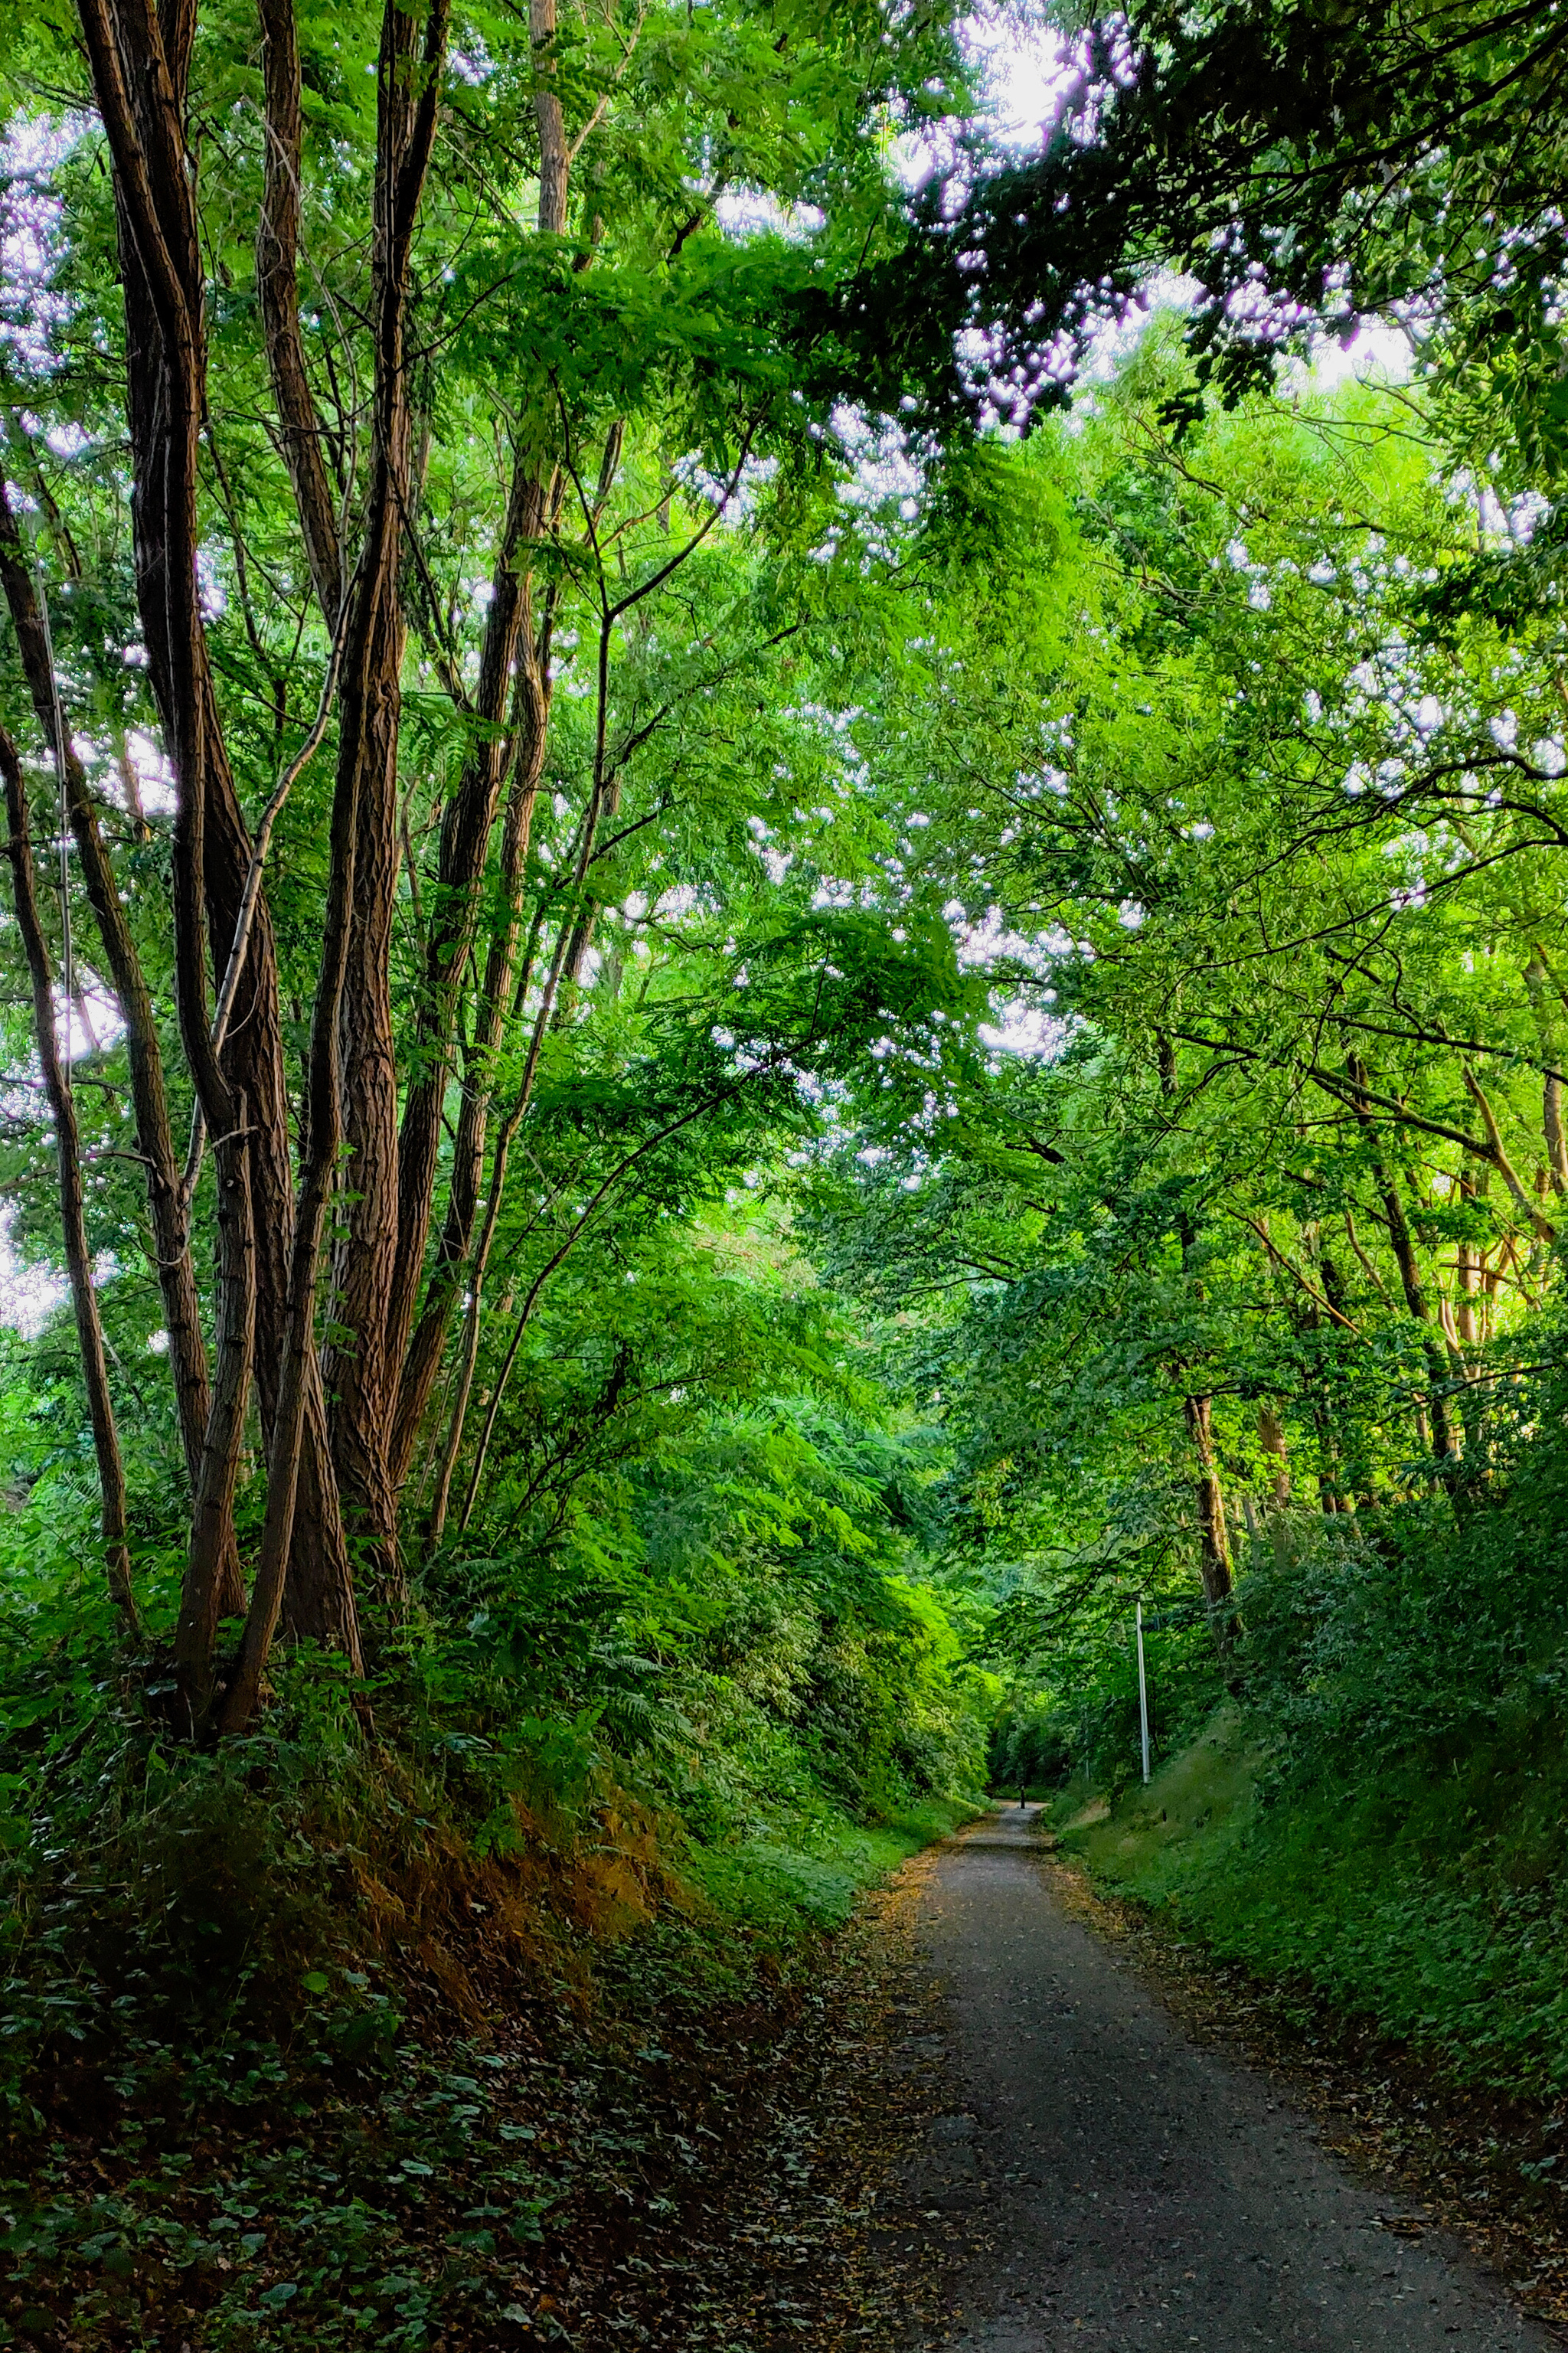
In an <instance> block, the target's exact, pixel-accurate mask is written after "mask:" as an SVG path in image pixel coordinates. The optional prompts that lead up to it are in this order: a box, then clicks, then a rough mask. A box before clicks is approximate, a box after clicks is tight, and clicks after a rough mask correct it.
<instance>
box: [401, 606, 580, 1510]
mask: <svg viewBox="0 0 1568 2353" xmlns="http://www.w3.org/2000/svg"><path fill="white" fill-rule="evenodd" d="M520 647H521V649H522V659H521V663H520V675H519V681H518V684H519V712H518V722H519V723H518V730H517V744H516V750H515V758H514V764H513V767H512V781H511V787H510V792H509V794H508V796H507V811H506V821H505V824H504V826H503V828H502V833H501V848H500V877H499V881H498V884H497V900H498V907H497V921H496V925H495V928H494V930H493V932H492V933H491V935H490V943H489V951H488V953H487V955H486V958H485V972H484V981H483V985H482V987H481V989H480V994H479V1008H478V1010H477V1013H476V1015H475V1020H474V1037H473V1042H472V1044H471V1046H470V1047H469V1050H468V1054H467V1056H466V1057H465V1060H464V1069H463V1092H462V1100H461V1102H460V1103H459V1105H458V1132H457V1136H456V1140H455V1142H454V1145H453V1151H452V1173H451V1177H450V1180H449V1183H448V1186H447V1208H446V1214H445V1217H444V1219H443V1220H442V1226H441V1232H440V1237H439V1240H438V1242H437V1251H436V1261H435V1264H434V1266H433V1267H432V1269H431V1271H430V1278H429V1281H428V1282H427V1284H426V1293H425V1302H424V1305H423V1307H422V1308H421V1310H420V1314H419V1321H418V1324H416V1327H415V1330H414V1335H413V1337H412V1339H411V1340H410V1341H409V1342H408V1343H407V1345H406V1347H405V1353H404V1359H403V1368H402V1377H401V1380H400V1382H399V1386H398V1396H397V1406H396V1413H395V1420H394V1425H393V1432H392V1446H391V1465H392V1475H393V1480H394V1483H395V1485H397V1486H398V1487H401V1486H402V1484H403V1482H404V1481H405V1479H406V1477H407V1475H408V1465H409V1462H410V1461H411V1460H412V1459H413V1453H414V1447H415V1442H416V1439H417V1437H418V1433H419V1425H420V1422H421V1420H422V1419H423V1418H424V1414H425V1410H426V1406H427V1405H428V1403H429V1398H430V1391H431V1389H432V1388H433V1387H434V1385H435V1380H436V1376H437V1373H438V1372H439V1370H440V1366H441V1356H442V1352H443V1350H444V1348H445V1345H446V1340H447V1327H448V1325H449V1324H450V1322H451V1315H452V1310H453V1308H454V1306H455V1305H456V1303H457V1300H458V1293H459V1292H460V1290H461V1289H462V1287H463V1282H464V1274H465V1269H466V1268H467V1265H468V1253H469V1250H470V1248H471V1247H472V1243H473V1239H474V1224H475V1220H476V1219H477V1217H478V1214H479V1187H480V1185H481V1183H482V1181H483V1176H484V1158H485V1137H486V1131H487V1128H488V1126H489V1109H490V1090H491V1086H492V1083H493V1074H494V1067H495V1057H496V1054H497V1051H498V1050H499V1048H500V1040H501V1034H502V1030H503V1029H504V1026H505V1022H506V1018H507V1014H508V1011H509V1009H510V998H511V994H512V979H513V974H514V969H515V964H516V956H517V940H518V930H519V922H520V901H521V889H522V877H523V871H524V868H525V867H526V865H527V862H528V845H529V839H530V836H531V830H532V825H533V810H534V804H535V802H536V801H537V799H538V797H539V786H540V781H541V778H542V776H543V773H544V754H545V747H546V744H547V742H548V739H549V724H550V650H549V633H548V616H547V617H546V627H545V628H544V629H543V631H542V633H541V637H540V638H539V640H538V641H537V642H533V641H531V638H530V635H529V633H528V632H527V631H526V630H525V632H524V634H523V636H522V638H521V639H520ZM435 1109H436V1115H437V1124H438V1121H439V1114H440V1104H439V1102H438V1101H437V1103H436V1106H435ZM433 1174H434V1158H433V1139H432V1175H433ZM428 1217H429V1210H428V1207H426V1230H427V1229H428ZM420 1256H421V1258H423V1256H424V1238H423V1236H421V1238H420ZM409 1269H412V1271H413V1272H414V1273H415V1274H416V1273H417V1268H416V1266H415V1265H414V1261H413V1256H412V1250H411V1249H410V1250H409V1252H408V1259H407V1264H406V1266H405V1279H406V1278H407V1273H408V1271H409Z"/></svg>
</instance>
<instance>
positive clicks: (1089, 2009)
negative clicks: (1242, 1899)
mask: <svg viewBox="0 0 1568 2353" xmlns="http://www.w3.org/2000/svg"><path fill="white" fill-rule="evenodd" d="M1037 1812H1038V1808H1037V1807H1031V1808H1030V1809H1029V1810H1028V1811H1027V1812H1026V1813H1025V1812H1021V1811H1020V1810H1018V1809H1017V1808H1016V1807H1012V1808H999V1809H997V1810H996V1811H995V1812H994V1813H993V1814H991V1815H989V1816H987V1817H986V1818H984V1820H982V1821H981V1822H980V1823H978V1824H977V1825H976V1826H975V1827H974V1828H973V1830H971V1831H966V1832H964V1833H963V1834H962V1835H961V1836H960V1837H958V1838H956V1839H954V1840H953V1841H952V1842H951V1843H950V1844H949V1846H948V1847H947V1848H945V1849H944V1850H943V1851H942V1853H941V1854H940V1856H939V1857H938V1859H937V1862H936V1865H935V1868H934V1870H933V1871H932V1873H931V1876H930V1879H929V1881H928V1883H927V1887H926V1892H925V1894H924V1897H923V1900H922V1916H921V1945H922V1947H923V1948H924V1950H925V1953H926V1955H927V1956H928V1957H929V1959H930V1961H931V1963H933V1964H934V1966H935V1968H937V1970H938V1971H939V1972H940V1974H941V1977H942V1979H943V1980H944V1982H945V1985H946V1989H947V1991H948V1994H949V1996H950V2002H951V2009H950V2017H951V2034H952V2051H951V2070H952V2076H951V2080H952V2082H953V2083H954V2084H956V2086H957V2090H958V2094H959V2103H960V2107H959V2112H958V2113H954V2114H951V2115H948V2116H941V2117H938V2118H936V2119H935V2120H934V2122H933V2123H932V2125H931V2129H930V2131H929V2133H928V2135H927V2137H926V2139H925V2142H924V2145H923V2147H922V2149H921V2154H920V2156H919V2157H918V2158H916V2159H915V2160H914V2161H913V2164H912V2166H911V2167H910V2170H909V2172H908V2173H907V2175H906V2186H907V2189H908V2190H909V2191H910V2193H912V2198H913V2202H914V2204H915V2205H916V2206H917V2207H918V2208H919V2209H921V2211H924V2212H925V2213H926V2214H927V2216H928V2219H934V2218H935V2217H936V2216H938V2215H947V2216H952V2217H953V2218H955V2219H956V2218H958V2217H967V2218H969V2221H970V2224H971V2231H972V2232H973V2224H974V2223H976V2222H978V2223H979V2224H980V2225H981V2226H982V2227H981V2230H980V2231H979V2232H975V2233H973V2236H972V2237H971V2247H972V2252H971V2253H970V2254H969V2256H968V2257H967V2259H966V2261H965V2263H964V2264H963V2268H962V2269H961V2271H960V2272H959V2274H957V2280H956V2286H955V2289H954V2302H955V2305H956V2306H958V2307H959V2311H960V2318H959V2321H958V2323H957V2326H956V2333H955V2336H954V2337H953V2338H952V2339H950V2342H951V2343H952V2344H953V2345H954V2346H955V2347H956V2348H962V2353H1069V2348H1070V2353H1089V2348H1093V2347H1100V2348H1105V2353H1156V2348H1157V2349H1158V2353H1176V2348H1180V2353H1193V2348H1199V2353H1287V2348H1311V2353H1437V2348H1442V2353H1501V2348H1505V2347H1506V2348H1512V2353H1527V2348H1528V2349H1529V2353H1534V2348H1547V2347H1551V2346H1559V2345H1561V2342H1562V2340H1561V2338H1560V2337H1557V2336H1556V2335H1555V2334H1553V2333H1552V2332H1551V2331H1549V2330H1548V2329H1546V2328H1544V2327H1541V2326H1540V2325H1539V2324H1538V2323H1536V2322H1534V2321H1531V2320H1529V2319H1526V2318H1524V2317H1522V2316H1520V2315H1519V2314H1517V2313H1516V2312H1514V2311H1513V2310H1512V2309H1511V2308H1510V2306H1507V2305H1506V2304H1505V2303H1504V2302H1503V2301H1502V2299H1501V2297H1500V2294H1499V2293H1498V2291H1497V2290H1496V2289H1495V2288H1493V2287H1492V2286H1491V2285H1490V2284H1489V2283H1488V2282H1487V2281H1486V2280H1485V2279H1484V2278H1483V2277H1482V2276H1481V2275H1480V2274H1479V2273H1478V2272H1476V2271H1475V2270H1474V2269H1473V2268H1472V2267H1471V2266H1470V2265H1469V2264H1468V2263H1467V2262H1466V2260H1465V2258H1464V2256H1463V2254H1462V2253H1460V2252H1459V2250H1458V2247H1457V2246H1455V2245H1454V2243H1453V2242H1450V2241H1447V2240H1445V2239H1443V2238H1441V2237H1440V2236H1438V2235H1436V2234H1433V2235H1425V2236H1423V2237H1422V2238H1421V2239H1420V2240H1419V2241H1418V2242H1411V2241H1409V2240H1403V2239H1401V2238H1399V2237H1398V2236H1396V2235H1394V2232H1392V2231H1391V2230H1390V2229H1389V2228H1388V2227H1387V2223H1388V2222H1389V2221H1393V2222H1394V2223H1395V2225H1397V2223H1398V2222H1399V2221H1400V2220H1401V2219H1402V2218H1403V2217H1405V2216H1407V2215H1410V2214H1411V2213H1412V2212H1413V2211H1414V2210H1413V2209H1412V2207H1411V2206H1410V2203H1409V2201H1408V2200H1405V2199H1402V2198H1400V2197H1399V2196H1397V2195H1394V2194H1388V2193H1379V2192H1377V2191H1375V2190H1373V2189H1370V2188H1367V2187H1363V2186H1362V2185H1361V2184H1359V2183H1357V2182H1356V2181H1354V2180H1352V2179H1350V2178H1348V2177H1347V2176H1346V2175H1344V2174H1343V2173H1342V2172H1340V2171H1339V2170H1338V2169H1337V2168H1336V2167H1335V2166H1334V2165H1332V2164H1331V2162H1330V2160H1329V2159H1328V2158H1326V2157H1325V2156H1324V2155H1323V2153H1322V2151H1321V2148H1320V2147H1319V2146H1318V2142H1317V2136H1316V2132H1315V2130H1314V2127H1313V2126H1312V2125H1311V2123H1310V2121H1309V2120H1308V2118H1306V2117H1305V2116H1302V2115H1301V2114H1300V2113H1299V2112H1298V2111H1296V2110H1295V2109H1293V2108H1292V2106H1291V2105H1290V2104H1289V2100H1288V2098H1287V2097H1286V2096H1285V2094H1283V2093H1282V2092H1281V2090H1280V2088H1279V2085H1278V2084H1275V2083H1274V2082H1272V2081H1271V2080H1270V2079H1269V2078H1268V2076H1265V2075H1262V2074H1258V2073H1253V2072H1251V2071H1249V2070H1247V2069H1246V2068H1243V2067H1239V2066H1237V2065H1235V2064H1233V2063H1231V2062H1229V2061H1227V2060H1226V2059H1224V2058H1222V2057H1219V2056H1217V2055H1216V2054H1215V2052H1211V2051H1206V2050H1200V2049H1198V2048H1197V2047H1196V2046H1195V2045H1194V2044H1193V2043H1191V2042H1188V2041H1187V2039H1186V2037H1185V2036H1184V2034H1183V2032H1182V2031H1181V2029H1180V2027H1179V2026H1178V2025H1177V2024H1176V2023H1175V2021H1174V2020H1173V2019H1172V2018H1171V2017H1169V2016H1168V2015H1167V2014H1166V2012H1165V2011H1164V2010H1163V2009H1162V2008H1161V2006H1160V2004H1159V2003H1158V2001H1157V2000H1155V1999H1154V1997H1153V1995H1152V1993H1151V1992H1150V1991H1149V1989H1148V1988H1147V1987H1146V1985H1145V1984H1144V1983H1143V1982H1142V1980H1141V1978H1139V1976H1138V1975H1137V1974H1136V1973H1135V1972H1134V1970H1133V1969H1132V1968H1131V1967H1130V1966H1126V1965H1123V1964H1121V1963H1119V1961H1118V1959H1117V1958H1116V1957H1115V1955H1114V1953H1113V1952H1112V1950H1111V1949H1110V1947H1107V1946H1106V1945H1104V1944H1103V1943H1101V1941H1100V1939H1099V1938H1098V1937H1097V1936H1094V1935H1093V1934H1092V1933H1091V1932H1090V1931H1089V1929H1087V1928H1085V1927H1083V1926H1080V1925H1079V1923H1078V1922H1077V1921H1075V1920H1073V1919H1070V1918H1069V1917H1068V1915H1067V1913H1066V1912H1065V1911H1063V1910H1062V1908H1061V1907H1060V1905H1058V1903H1057V1902H1056V1901H1055V1900H1054V1899H1053V1897H1052V1895H1051V1894H1050V1892H1049V1889H1048V1888H1047V1883H1046V1879H1045V1875H1044V1874H1043V1873H1042V1872H1041V1871H1040V1869H1039V1868H1038V1859H1039V1854H1040V1848H1039V1845H1038V1841H1037V1838H1036V1837H1035V1835H1034V1831H1033V1818H1034V1816H1035V1815H1036V1814H1037ZM1380 2217H1381V2218H1384V2219H1382V2220H1380ZM966 2235H967V2234H966Z"/></svg>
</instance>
